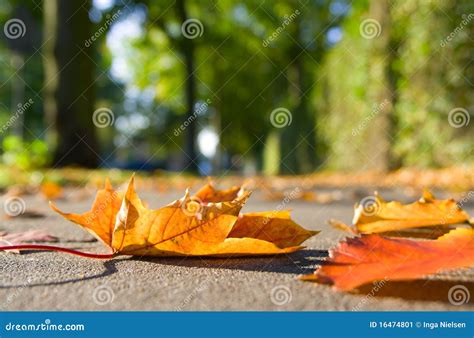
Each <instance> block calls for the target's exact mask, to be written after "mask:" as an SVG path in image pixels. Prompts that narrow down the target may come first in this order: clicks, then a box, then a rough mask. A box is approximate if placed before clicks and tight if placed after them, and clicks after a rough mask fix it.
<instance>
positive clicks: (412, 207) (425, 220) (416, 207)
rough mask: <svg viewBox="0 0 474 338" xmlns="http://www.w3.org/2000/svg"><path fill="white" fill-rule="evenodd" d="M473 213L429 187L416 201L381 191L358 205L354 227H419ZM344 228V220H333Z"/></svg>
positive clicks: (459, 220) (358, 229) (374, 230)
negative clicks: (406, 201) (390, 198)
mask: <svg viewBox="0 0 474 338" xmlns="http://www.w3.org/2000/svg"><path fill="white" fill-rule="evenodd" d="M468 221H469V215H468V214H467V213H466V212H465V211H464V210H462V209H461V208H460V207H459V206H458V205H457V204H456V202H455V201H454V200H453V199H446V200H438V199H436V198H435V197H434V196H433V194H432V193H431V192H429V191H428V190H425V191H424V193H423V196H422V197H421V198H420V199H419V200H418V201H416V202H413V203H410V204H402V203H400V202H398V201H392V202H385V201H384V200H383V199H382V198H381V197H380V196H379V195H378V194H376V195H375V196H371V197H366V198H364V199H362V201H361V202H360V203H359V204H357V205H356V206H355V210H354V218H353V220H352V226H353V227H352V229H353V230H355V231H356V232H358V233H380V232H389V231H399V230H406V229H412V228H419V227H428V226H437V225H451V224H458V223H466V222H468ZM332 224H333V225H336V226H337V227H339V228H341V227H343V226H344V224H343V223H340V222H337V221H332Z"/></svg>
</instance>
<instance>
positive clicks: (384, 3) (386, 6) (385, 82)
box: [365, 0, 395, 171]
mask: <svg viewBox="0 0 474 338" xmlns="http://www.w3.org/2000/svg"><path fill="white" fill-rule="evenodd" d="M370 17H371V18H372V19H375V20H377V22H378V23H379V24H380V28H381V29H380V35H379V36H376V37H374V38H373V39H372V40H371V41H370V43H371V44H372V49H371V53H370V56H371V57H370V62H369V64H370V69H369V79H370V81H369V84H368V100H369V102H370V103H371V104H372V106H373V108H372V111H371V114H373V115H374V118H373V121H372V122H371V123H370V124H369V126H368V130H367V132H368V139H367V143H366V144H367V147H366V149H367V157H368V158H369V161H368V162H367V165H366V167H365V169H374V170H377V171H387V170H389V169H390V168H391V146H392V137H391V136H392V133H393V106H394V102H393V101H394V92H395V90H394V84H393V80H392V75H391V74H392V73H391V67H392V62H393V59H394V52H392V50H391V48H390V46H391V43H392V41H391V18H390V1H389V0H372V1H371V4H370Z"/></svg>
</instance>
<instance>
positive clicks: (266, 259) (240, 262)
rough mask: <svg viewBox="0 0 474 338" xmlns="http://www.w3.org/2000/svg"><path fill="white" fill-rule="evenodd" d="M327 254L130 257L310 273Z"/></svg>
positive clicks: (165, 262) (177, 263)
mask: <svg viewBox="0 0 474 338" xmlns="http://www.w3.org/2000/svg"><path fill="white" fill-rule="evenodd" d="M327 256H328V251H327V250H301V251H297V252H294V253H291V254H287V255H275V256H260V257H255V256H254V257H225V258H222V257H169V258H151V257H142V258H137V257H133V258H131V259H134V260H140V261H146V262H153V263H156V264H162V265H173V266H183V267H192V268H208V269H230V270H243V271H257V272H275V273H286V274H294V275H299V274H307V273H312V272H313V271H314V269H315V267H316V266H317V265H320V264H322V262H323V261H322V259H323V258H326V257H327Z"/></svg>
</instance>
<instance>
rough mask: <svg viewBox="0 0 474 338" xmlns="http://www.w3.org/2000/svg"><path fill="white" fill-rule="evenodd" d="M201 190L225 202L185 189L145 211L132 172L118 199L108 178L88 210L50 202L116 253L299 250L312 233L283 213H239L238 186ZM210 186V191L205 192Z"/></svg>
mask: <svg viewBox="0 0 474 338" xmlns="http://www.w3.org/2000/svg"><path fill="white" fill-rule="evenodd" d="M204 189H205V190H203V189H201V190H200V192H201V193H200V194H199V196H201V197H202V198H203V199H204V200H207V201H209V200H216V198H217V197H216V196H220V197H222V198H223V200H224V201H222V202H217V203H214V202H207V203H199V202H198V201H197V200H195V199H193V197H191V196H190V194H189V192H188V191H186V194H185V196H184V197H183V198H182V199H179V200H176V201H174V202H173V203H171V204H169V205H167V206H165V207H162V208H160V209H156V210H150V209H148V208H147V207H146V206H144V205H143V203H142V201H141V200H140V198H139V197H138V195H137V194H136V192H135V189H134V180H133V177H132V179H131V180H130V183H129V185H128V187H127V191H126V193H125V194H124V196H123V198H121V197H119V196H120V195H119V194H117V193H116V192H115V191H114V190H113V189H112V187H111V186H110V183H108V182H107V183H106V187H105V189H103V190H100V191H99V192H98V194H97V197H96V199H95V201H94V204H93V206H92V209H91V210H90V211H89V212H86V213H84V214H67V213H63V212H62V211H60V210H59V209H58V208H57V207H55V206H54V205H53V204H51V207H52V208H53V210H55V211H56V212H58V213H59V214H61V215H62V216H63V217H65V218H66V219H68V220H70V221H73V222H74V223H77V224H79V225H81V226H83V227H85V228H86V229H87V230H89V231H90V232H92V233H93V234H94V235H95V236H96V237H98V238H99V239H101V240H102V241H103V242H104V243H105V244H107V245H108V246H109V247H110V248H111V250H112V251H113V252H114V253H115V254H124V255H140V256H180V255H199V256H207V255H217V256H234V255H268V254H281V253H289V252H294V251H296V250H299V249H301V248H302V247H301V246H299V245H300V244H301V243H302V242H303V241H304V240H306V239H307V238H309V237H311V236H312V235H314V234H316V232H314V231H307V230H305V229H303V228H301V227H300V226H299V225H297V224H296V223H294V222H293V221H292V220H291V219H290V217H289V213H288V212H287V213H284V212H279V213H274V214H273V215H272V212H267V213H266V214H265V215H264V217H266V218H269V219H270V221H269V222H268V224H266V225H264V226H263V227H262V226H261V225H262V224H259V223H258V222H259V219H261V216H262V215H260V217H259V216H255V214H250V215H248V216H247V215H243V216H242V217H241V218H239V216H238V215H239V212H240V210H241V208H242V206H243V205H244V204H245V202H246V201H247V199H248V198H249V196H250V193H249V192H246V191H240V188H239V189H238V190H239V191H240V192H239V193H238V194H237V195H238V196H237V197H236V198H234V199H232V200H229V199H230V197H229V196H234V194H235V193H236V191H237V189H234V188H233V189H232V190H226V191H218V190H215V189H214V188H211V187H210V186H207V187H205V188H204ZM210 189H212V193H209V192H210V191H211V190H210ZM204 192H205V193H204ZM201 197H199V198H201ZM257 215H258V214H257ZM252 220H255V222H254V223H253V222H252ZM234 227H235V231H234V232H233V229H234ZM255 229H258V231H255ZM233 233H234V234H233ZM278 234H280V236H279V235H278ZM291 234H293V235H294V236H293V237H292V236H291Z"/></svg>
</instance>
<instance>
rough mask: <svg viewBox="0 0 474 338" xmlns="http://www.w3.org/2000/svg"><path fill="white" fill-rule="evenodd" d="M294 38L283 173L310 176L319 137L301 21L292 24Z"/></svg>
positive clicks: (283, 134)
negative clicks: (310, 106)
mask: <svg viewBox="0 0 474 338" xmlns="http://www.w3.org/2000/svg"><path fill="white" fill-rule="evenodd" d="M292 25H293V27H294V29H293V30H292V32H291V34H292V36H293V40H294V41H295V43H293V44H292V46H291V49H290V50H289V53H288V57H289V60H292V63H291V66H290V67H288V75H287V77H288V79H289V83H288V97H289V107H288V108H289V110H290V113H291V119H292V121H291V124H289V125H288V126H286V127H284V128H283V133H282V138H281V140H280V145H281V148H282V153H281V158H282V160H281V165H280V171H281V172H283V173H286V174H300V173H307V172H310V171H311V170H313V169H314V163H315V156H316V152H315V135H314V125H315V123H314V119H315V117H314V114H313V113H310V112H309V110H308V100H307V98H306V95H307V94H308V84H307V79H306V78H307V77H306V75H305V67H304V61H305V60H304V58H305V52H304V50H303V47H302V46H303V44H304V43H303V41H301V38H300V30H301V18H300V17H298V18H296V20H295V21H294V22H293V23H292Z"/></svg>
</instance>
